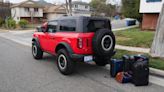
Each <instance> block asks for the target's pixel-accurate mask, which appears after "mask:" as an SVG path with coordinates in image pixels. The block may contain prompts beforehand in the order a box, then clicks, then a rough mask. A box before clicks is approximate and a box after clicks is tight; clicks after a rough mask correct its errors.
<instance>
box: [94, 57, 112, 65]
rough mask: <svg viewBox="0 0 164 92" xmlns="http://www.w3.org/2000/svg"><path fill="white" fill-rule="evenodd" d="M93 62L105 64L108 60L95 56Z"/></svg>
mask: <svg viewBox="0 0 164 92" xmlns="http://www.w3.org/2000/svg"><path fill="white" fill-rule="evenodd" d="M95 63H96V65H98V66H105V65H106V64H108V63H109V61H108V59H106V58H100V57H95Z"/></svg>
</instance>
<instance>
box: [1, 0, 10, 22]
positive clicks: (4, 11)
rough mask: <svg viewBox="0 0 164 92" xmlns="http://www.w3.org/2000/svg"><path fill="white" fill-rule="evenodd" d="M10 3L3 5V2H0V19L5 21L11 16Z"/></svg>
mask: <svg viewBox="0 0 164 92" xmlns="http://www.w3.org/2000/svg"><path fill="white" fill-rule="evenodd" d="M10 5H11V4H10V3H9V2H6V3H4V2H3V0H0V18H2V19H5V18H7V17H10V16H11V10H10Z"/></svg>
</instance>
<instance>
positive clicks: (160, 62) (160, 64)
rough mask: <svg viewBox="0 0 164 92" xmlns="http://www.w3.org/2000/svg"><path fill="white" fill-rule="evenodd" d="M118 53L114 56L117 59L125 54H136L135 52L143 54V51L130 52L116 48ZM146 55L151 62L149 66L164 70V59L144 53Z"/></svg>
mask: <svg viewBox="0 0 164 92" xmlns="http://www.w3.org/2000/svg"><path fill="white" fill-rule="evenodd" d="M116 51H117V53H116V55H115V56H114V57H113V58H116V59H120V58H122V56H123V55H125V54H126V55H134V54H142V53H138V52H130V51H125V50H116ZM144 55H146V56H148V57H149V59H150V62H149V66H150V67H152V68H157V69H161V70H164V59H160V58H153V57H151V56H150V55H148V54H144Z"/></svg>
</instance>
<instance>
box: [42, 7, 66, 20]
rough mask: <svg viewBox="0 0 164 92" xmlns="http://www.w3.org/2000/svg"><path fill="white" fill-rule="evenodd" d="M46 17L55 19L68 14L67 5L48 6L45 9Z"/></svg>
mask: <svg viewBox="0 0 164 92" xmlns="http://www.w3.org/2000/svg"><path fill="white" fill-rule="evenodd" d="M43 15H44V19H47V20H53V19H55V18H58V17H61V16H66V15H67V12H66V7H65V5H53V6H47V7H45V8H44V10H43Z"/></svg>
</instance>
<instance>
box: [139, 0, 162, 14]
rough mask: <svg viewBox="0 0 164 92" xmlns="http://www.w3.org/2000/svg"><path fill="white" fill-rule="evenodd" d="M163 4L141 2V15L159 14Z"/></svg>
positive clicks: (141, 0)
mask: <svg viewBox="0 0 164 92" xmlns="http://www.w3.org/2000/svg"><path fill="white" fill-rule="evenodd" d="M163 3H164V0H162V2H146V0H140V13H159V12H160V11H161V8H162V4H163Z"/></svg>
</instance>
